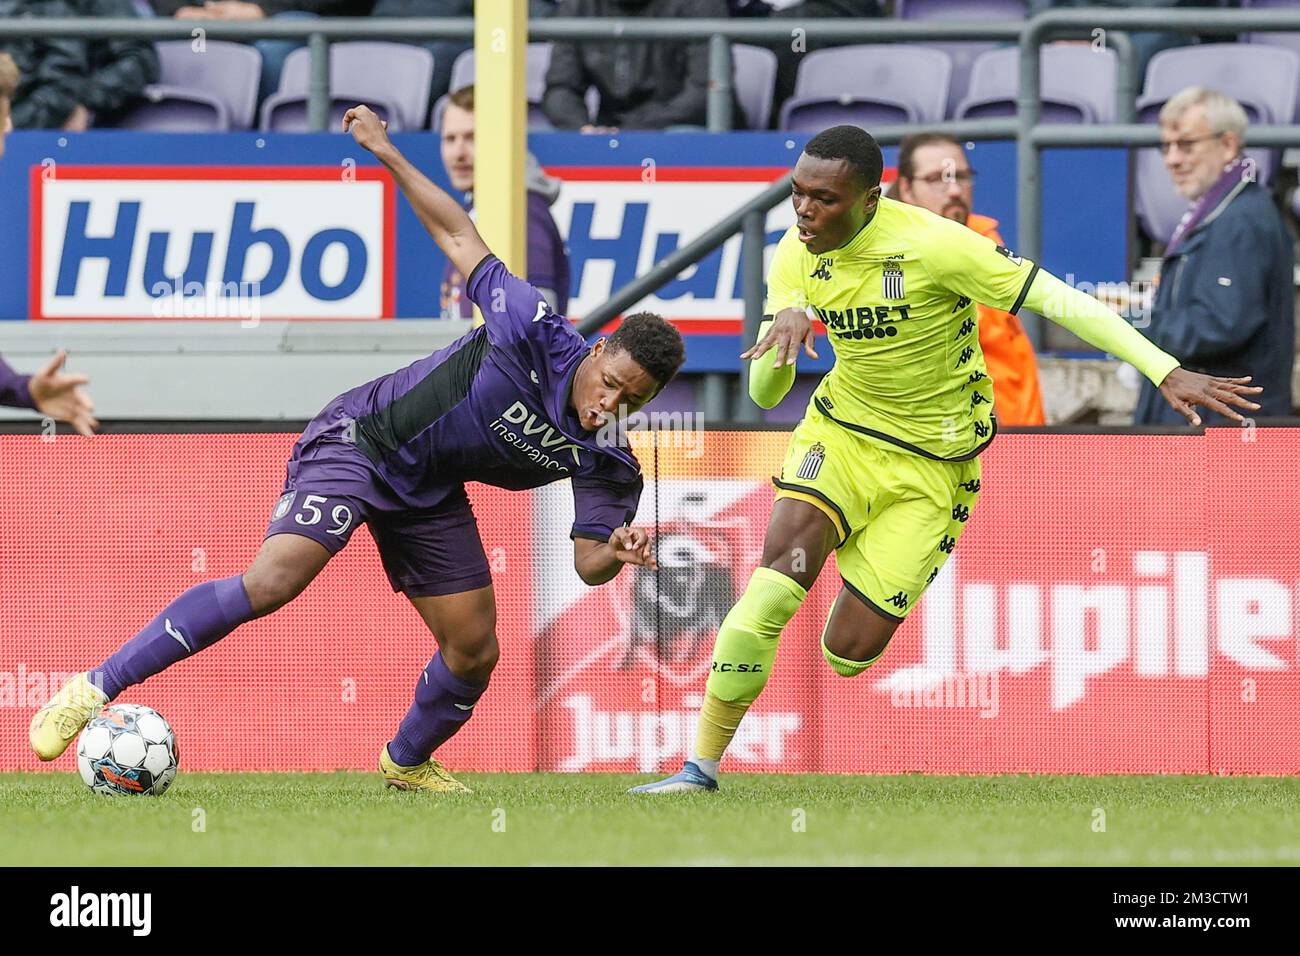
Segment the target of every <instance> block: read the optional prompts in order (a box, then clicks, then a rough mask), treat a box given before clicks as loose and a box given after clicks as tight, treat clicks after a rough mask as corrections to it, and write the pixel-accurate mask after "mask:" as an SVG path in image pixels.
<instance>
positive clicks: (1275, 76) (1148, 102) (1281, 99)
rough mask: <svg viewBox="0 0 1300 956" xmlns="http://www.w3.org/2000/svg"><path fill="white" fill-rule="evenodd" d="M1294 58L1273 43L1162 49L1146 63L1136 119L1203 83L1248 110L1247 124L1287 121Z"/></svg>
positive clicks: (1295, 80)
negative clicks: (1251, 114)
mask: <svg viewBox="0 0 1300 956" xmlns="http://www.w3.org/2000/svg"><path fill="white" fill-rule="evenodd" d="M1298 85H1300V56H1297V55H1296V54H1295V53H1293V52H1291V51H1290V50H1284V49H1281V48H1278V47H1260V46H1253V45H1245V44H1240V43H1201V44H1198V45H1196V46H1184V47H1176V48H1175V49H1172V50H1162V51H1160V52H1159V53H1157V54H1156V55H1155V56H1153V57H1152V58H1151V62H1150V63H1149V64H1148V65H1147V73H1146V80H1145V82H1144V83H1143V86H1142V96H1141V98H1140V99H1139V100H1138V109H1139V111H1140V117H1141V118H1142V119H1143V120H1144V121H1146V119H1147V118H1148V117H1147V116H1146V115H1145V114H1146V113H1147V112H1149V111H1150V110H1151V108H1152V107H1155V108H1156V109H1155V112H1157V113H1158V112H1159V105H1161V104H1163V103H1164V102H1165V101H1166V100H1168V99H1169V98H1170V97H1171V96H1173V95H1174V94H1175V93H1177V92H1178V91H1179V90H1182V89H1185V88H1187V87H1189V86H1205V87H1209V88H1210V89H1212V90H1218V91H1219V92H1221V93H1226V94H1228V95H1229V96H1231V97H1233V98H1234V99H1236V100H1238V101H1239V102H1241V104H1242V105H1243V106H1246V107H1247V113H1248V114H1249V113H1250V112H1251V111H1252V110H1254V111H1255V112H1256V114H1257V115H1256V116H1253V117H1252V118H1251V121H1252V122H1255V121H1256V120H1258V121H1259V122H1276V123H1288V122H1290V121H1291V120H1292V118H1293V117H1295V115H1296V90H1297V86H1298Z"/></svg>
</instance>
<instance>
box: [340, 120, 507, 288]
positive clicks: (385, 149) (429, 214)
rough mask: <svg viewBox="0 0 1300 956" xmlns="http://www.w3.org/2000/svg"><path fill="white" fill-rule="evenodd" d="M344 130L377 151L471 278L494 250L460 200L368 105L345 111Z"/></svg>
mask: <svg viewBox="0 0 1300 956" xmlns="http://www.w3.org/2000/svg"><path fill="white" fill-rule="evenodd" d="M343 132H345V133H351V134H352V138H353V139H355V140H356V141H357V143H358V145H360V146H363V147H365V148H366V149H368V150H369V151H370V152H372V153H374V155H375V158H376V159H378V160H379V161H380V162H381V163H383V164H384V165H385V166H386V167H388V171H389V172H390V173H392V175H393V181H394V182H395V183H397V186H398V188H399V189H401V190H402V194H403V195H404V196H406V200H407V202H409V203H410V204H411V208H412V209H414V210H415V214H416V216H418V217H419V219H420V222H421V223H422V224H423V225H424V228H425V229H427V230H428V231H429V235H431V236H433V241H434V242H436V243H437V244H438V248H439V249H441V250H442V252H443V254H444V255H445V256H446V257H447V258H448V259H450V260H451V262H452V265H454V266H455V267H456V269H457V270H458V271H459V272H460V274H461V275H463V276H465V277H467V278H468V276H469V274H470V273H471V272H473V271H474V267H475V266H476V265H478V264H479V263H480V262H482V261H483V258H484V257H485V256H487V255H490V254H491V252H492V250H491V249H489V248H488V247H487V245H486V244H485V243H484V242H483V237H482V236H480V235H479V234H478V230H477V229H475V228H474V222H473V220H471V219H470V218H469V215H468V213H466V212H465V210H464V209H462V208H461V206H460V203H458V202H456V200H454V199H452V198H451V196H449V195H447V194H446V193H445V192H443V191H442V190H441V189H439V188H438V187H437V186H435V185H434V184H433V183H432V182H430V181H429V177H427V176H425V175H424V173H422V172H420V171H419V170H418V169H416V168H415V166H413V165H412V164H411V162H410V160H408V159H407V158H406V157H405V156H403V155H402V153H401V151H400V150H399V149H398V148H397V147H396V146H394V145H393V141H392V140H390V139H389V138H388V124H387V123H385V122H384V121H383V120H381V119H380V118H379V117H378V116H376V115H375V113H374V111H373V110H371V109H370V107H368V106H354V107H353V108H352V109H350V110H348V111H347V112H346V113H345V114H343Z"/></svg>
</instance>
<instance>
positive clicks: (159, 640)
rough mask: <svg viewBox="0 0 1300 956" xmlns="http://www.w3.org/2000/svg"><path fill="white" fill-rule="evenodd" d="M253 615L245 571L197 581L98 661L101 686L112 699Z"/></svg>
mask: <svg viewBox="0 0 1300 956" xmlns="http://www.w3.org/2000/svg"><path fill="white" fill-rule="evenodd" d="M252 619H253V607H252V605H251V604H249V602H248V592H246V591H245V590H244V581H243V575H239V574H237V575H235V576H234V577H233V578H222V579H221V580H219V581H205V582H203V583H202V584H196V585H194V587H192V588H190V589H189V590H188V591H186V592H185V593H184V594H182V595H181V596H180V597H178V598H177V599H176V600H174V601H172V603H171V604H168V605H167V606H166V607H165V608H163V610H162V612H161V613H160V614H159V615H158V616H157V617H156V618H154V619H153V620H152V621H150V622H149V625H148V626H147V627H145V628H144V630H142V631H140V633H138V634H136V636H135V637H133V638H131V640H129V641H127V642H126V643H125V644H123V645H122V646H121V647H119V648H118V649H117V650H116V651H115V652H114V653H113V655H112V656H111V657H109V659H108V660H106V661H104V663H103V664H101V665H99V671H100V673H101V674H102V675H103V684H102V685H101V687H102V689H103V691H104V693H106V694H107V695H108V699H109V700H112V699H113V698H114V697H116V696H117V695H118V694H120V693H122V691H124V690H126V689H127V688H128V687H130V686H131V685H132V684H138V683H140V682H141V681H142V680H144V679H145V678H146V677H152V676H153V675H154V674H157V673H159V672H160V671H164V670H166V669H167V668H168V667H170V666H171V665H172V664H175V663H176V662H177V661H179V660H180V659H181V658H183V657H189V656H190V655H191V654H195V653H197V652H198V651H201V650H203V648H205V647H210V646H212V645H213V644H215V643H216V642H217V641H219V640H221V639H222V638H223V637H225V636H226V635H227V634H229V633H230V632H231V631H233V630H234V629H235V628H237V627H239V625H241V624H243V623H245V622H247V621H251V620H252Z"/></svg>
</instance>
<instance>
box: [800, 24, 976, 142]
mask: <svg viewBox="0 0 1300 956" xmlns="http://www.w3.org/2000/svg"><path fill="white" fill-rule="evenodd" d="M951 74H952V63H951V62H950V61H949V60H948V56H947V54H945V53H942V52H940V51H938V50H931V49H928V48H926V47H922V46H913V45H911V44H906V43H891V44H881V45H872V44H861V45H856V46H842V47H835V48H833V49H830V50H818V51H816V52H814V53H809V54H808V55H807V56H805V57H804V58H803V62H802V63H800V64H799V72H798V74H797V75H796V77H795V86H794V96H792V97H791V98H790V99H788V100H786V102H785V104H784V105H782V107H781V119H780V123H779V124H778V125H779V126H780V128H781V129H786V130H814V129H823V128H825V127H826V126H830V125H835V124H837V123H856V124H858V125H868V124H879V123H933V122H938V121H940V120H942V119H943V118H944V114H945V112H946V109H947V103H948V82H949V79H950V77H951Z"/></svg>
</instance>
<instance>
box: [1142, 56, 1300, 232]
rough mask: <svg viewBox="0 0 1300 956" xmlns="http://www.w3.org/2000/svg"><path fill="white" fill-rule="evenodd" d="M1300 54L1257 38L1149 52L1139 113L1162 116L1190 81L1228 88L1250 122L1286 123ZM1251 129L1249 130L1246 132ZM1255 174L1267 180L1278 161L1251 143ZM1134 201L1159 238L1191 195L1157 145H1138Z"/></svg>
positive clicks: (1145, 117) (1152, 118)
mask: <svg viewBox="0 0 1300 956" xmlns="http://www.w3.org/2000/svg"><path fill="white" fill-rule="evenodd" d="M1297 84H1300V56H1297V55H1296V54H1295V53H1293V52H1291V51H1290V50H1286V49H1283V48H1281V47H1272V46H1267V47H1266V46H1260V45H1258V44H1236V43H1203V44H1200V45H1197V46H1188V47H1178V48H1176V49H1172V50H1162V51H1161V52H1159V53H1157V54H1156V55H1155V56H1153V57H1152V58H1151V62H1150V64H1149V65H1148V66H1147V74H1146V81H1145V84H1144V86H1143V90H1142V95H1141V96H1140V97H1139V98H1138V102H1137V108H1138V119H1139V121H1141V122H1144V123H1154V122H1157V121H1158V120H1159V114H1160V108H1161V107H1162V106H1163V105H1164V104H1165V102H1166V101H1168V100H1169V98H1170V97H1172V96H1173V95H1174V94H1175V93H1177V92H1178V91H1180V90H1183V89H1185V88H1187V87H1189V86H1204V87H1208V88H1209V89H1212V90H1218V91H1219V92H1221V93H1226V94H1227V95H1229V96H1231V97H1232V98H1233V99H1235V100H1237V101H1238V102H1239V103H1241V105H1242V108H1243V109H1244V110H1245V111H1246V116H1247V117H1248V118H1249V119H1250V121H1251V122H1252V123H1265V124H1271V123H1287V122H1290V121H1291V120H1292V119H1293V117H1295V115H1296V93H1297ZM1247 135H1249V134H1247ZM1246 155H1247V156H1248V157H1250V158H1251V159H1253V160H1254V162H1255V168H1256V178H1257V179H1258V180H1259V181H1260V182H1261V183H1267V182H1268V181H1269V179H1270V177H1271V175H1272V171H1273V165H1274V163H1275V162H1276V155H1275V151H1273V150H1270V149H1248V150H1246ZM1135 180H1136V189H1135V195H1134V200H1135V205H1136V208H1137V215H1138V219H1139V221H1140V222H1141V223H1142V228H1143V230H1144V231H1145V232H1146V234H1147V235H1148V236H1150V237H1151V238H1152V239H1156V240H1158V241H1160V242H1164V241H1166V240H1167V239H1168V238H1169V236H1171V235H1172V234H1173V231H1174V228H1175V227H1176V226H1177V225H1178V220H1179V219H1181V218H1182V215H1183V213H1184V212H1185V211H1186V209H1187V200H1185V199H1183V198H1182V197H1181V196H1179V195H1178V193H1177V192H1176V191H1175V190H1174V187H1173V183H1171V182H1170V181H1169V174H1168V173H1167V172H1166V171H1165V168H1164V161H1163V159H1162V158H1161V156H1160V154H1159V152H1157V151H1156V150H1154V149H1142V150H1138V153H1137V159H1136V163H1135Z"/></svg>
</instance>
